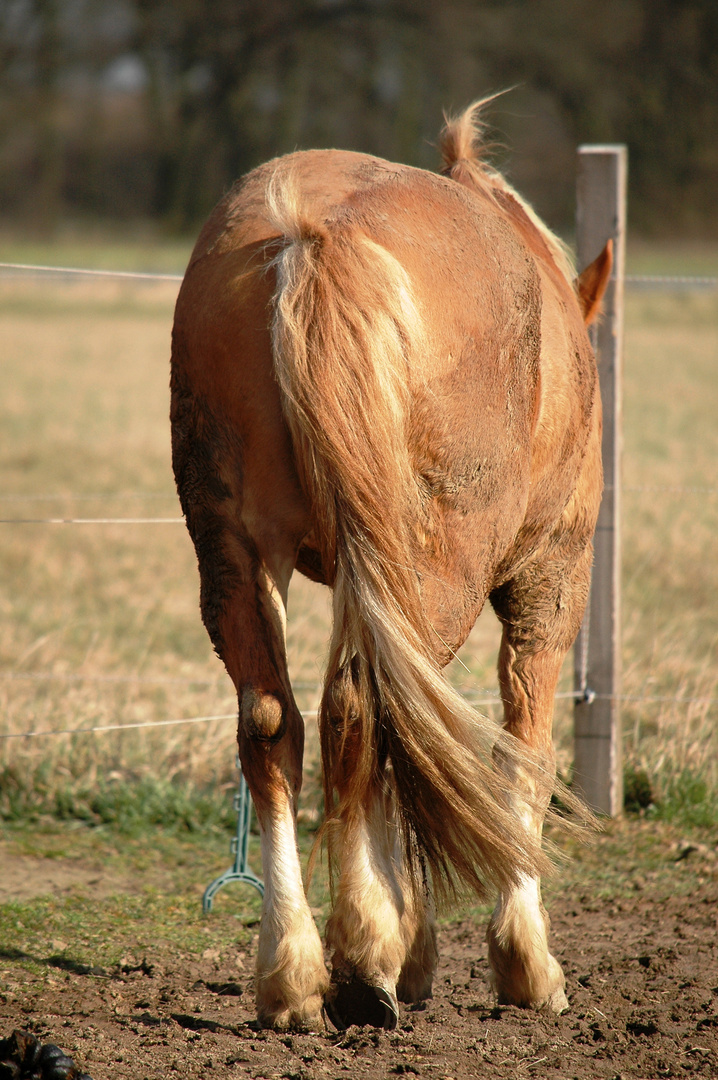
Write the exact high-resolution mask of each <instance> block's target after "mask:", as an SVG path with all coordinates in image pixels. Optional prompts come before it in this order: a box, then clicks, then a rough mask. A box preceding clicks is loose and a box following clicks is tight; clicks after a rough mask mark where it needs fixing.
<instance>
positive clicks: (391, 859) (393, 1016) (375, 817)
mask: <svg viewBox="0 0 718 1080" xmlns="http://www.w3.org/2000/svg"><path fill="white" fill-rule="evenodd" d="M350 686H351V680H350V679H345V677H344V676H343V674H342V673H340V675H339V676H338V677H337V679H336V681H335V684H334V686H333V688H332V689H331V690H330V700H332V702H333V704H334V705H338V712H339V714H340V716H342V717H344V718H346V719H345V720H341V719H339V717H337V722H336V724H333V723H332V721H331V720H330V721H325V722H324V724H323V733H322V737H323V740H325V741H329V742H331V743H332V744H333V745H332V748H331V750H330V751H329V753H328V754H326V755H325V761H326V759H327V758H328V759H329V760H331V761H332V762H333V765H334V775H333V784H334V787H335V789H336V792H337V795H338V799H339V807H340V810H339V815H338V820H336V821H335V822H334V823H333V833H332V838H331V842H332V850H333V852H334V854H335V855H336V862H337V870H338V882H337V888H336V896H335V904H334V910H333V912H332V915H331V918H330V919H329V922H328V924H327V945H328V946H329V949H330V950H331V953H332V985H331V987H330V990H329V993H328V994H327V1000H326V1010H327V1014H328V1016H329V1018H330V1019H331V1021H332V1022H333V1023H334V1024H335V1026H336V1027H338V1028H345V1027H349V1026H350V1025H351V1024H359V1025H363V1024H370V1025H372V1026H374V1027H384V1028H393V1027H395V1026H396V1023H397V1019H398V1005H397V1001H411V1002H415V1001H420V1000H422V999H423V998H426V997H429V996H430V995H431V985H432V980H433V975H434V971H435V968H436V963H437V951H436V931H435V927H434V918H433V911H432V909H431V904H430V901H429V898H428V897H425V896H423V895H422V894H421V886H418V887H412V884H411V882H410V881H409V875H408V873H407V868H406V866H405V863H404V857H403V850H402V844H401V842H400V837H399V831H398V828H397V824H396V819H395V806H394V796H393V793H392V777H391V771H390V767H389V766H387V764H386V763H382V762H381V761H379V762H377V767H376V770H375V775H374V781H373V786H372V789H371V791H369V792H364V793H363V794H362V796H361V797H356V796H355V794H354V793H353V792H352V778H353V762H354V761H355V760H356V758H357V755H358V754H359V753H360V749H359V747H358V738H357V732H356V730H353V725H352V722H351V716H352V712H353V705H352V703H351V701H349V700H347V691H348V687H350ZM349 697H350V698H351V691H349ZM415 876H418V871H416V874H415Z"/></svg>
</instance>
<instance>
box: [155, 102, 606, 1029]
mask: <svg viewBox="0 0 718 1080" xmlns="http://www.w3.org/2000/svg"><path fill="white" fill-rule="evenodd" d="M480 104H481V103H478V104H477V105H474V106H472V107H471V108H470V109H468V110H467V111H466V112H465V113H464V114H463V115H462V116H461V117H459V118H458V119H457V120H451V121H447V126H446V128H445V129H444V131H443V133H442V140H441V148H442V153H443V159H444V168H443V170H442V174H441V175H434V174H431V173H428V172H424V171H422V170H420V169H414V168H408V167H406V166H403V165H394V164H390V163H389V162H386V161H382V160H380V159H377V158H374V157H369V156H367V155H365V154H356V153H349V152H344V151H336V150H315V151H308V152H301V153H294V154H290V155H288V156H287V157H284V158H280V159H278V160H275V161H271V162H269V163H268V164H266V165H263V166H262V167H261V168H258V169H256V170H255V171H253V172H251V173H250V174H249V175H248V176H246V177H245V178H244V179H243V180H242V181H241V182H240V183H239V184H238V185H237V186H235V188H234V189H233V190H232V191H231V192H230V193H229V194H228V195H227V197H226V198H225V199H224V200H223V201H222V202H221V203H220V204H219V206H218V207H217V208H216V209H215V211H214V213H213V214H212V216H211V217H210V219H209V221H208V222H207V224H206V225H205V227H204V229H203V231H202V233H201V235H200V238H199V240H198V242H197V245H196V247H195V249H194V253H193V255H192V257H191V260H190V263H189V267H188V269H187V273H186V275H185V278H184V282H183V284H182V288H181V290H180V294H179V298H178V301H177V309H176V313H175V321H174V330H173V343H172V379H171V389H172V411H171V418H172V439H173V442H172V448H173V464H174V470H175V477H176V480H177V487H178V489H179V494H180V498H181V501H182V507H183V509H184V513H185V515H186V518H187V525H188V528H189V531H190V534H191V536H192V540H193V541H194V545H195V548H196V552H197V558H198V561H199V571H200V578H201V611H202V617H203V620H204V623H205V626H206V628H207V630H208V632H209V635H210V638H211V640H212V642H213V644H214V646H215V648H216V650H217V652H218V653H219V655H220V657H221V658H222V660H223V661H224V663H225V665H226V668H227V671H228V672H229V675H230V676H231V678H232V681H233V682H234V685H235V687H236V689H237V696H238V702H239V730H238V741H239V753H240V759H241V763H242V770H243V772H244V775H245V777H246V780H247V783H248V785H249V789H250V791H251V794H252V798H253V800H254V805H255V808H256V813H257V818H258V821H259V828H260V833H261V846H262V862H263V868H264V876H265V895H264V906H263V913H262V922H261V929H260V933H259V946H258V957H257V971H256V998H257V1010H258V1016H259V1020H260V1022H261V1023H262V1024H264V1025H267V1026H270V1027H275V1028H287V1027H292V1028H302V1027H311V1026H313V1025H316V1024H321V1023H322V1022H323V1011H325V1012H326V1015H327V1016H328V1017H329V1019H330V1020H331V1021H332V1022H333V1023H334V1024H335V1025H336V1026H337V1027H339V1028H343V1027H345V1026H347V1025H349V1024H352V1023H357V1024H364V1023H368V1024H373V1025H376V1026H384V1027H393V1026H394V1025H395V1024H396V1022H397V1016H398V1005H397V1000H401V1001H418V1000H420V999H422V998H425V997H427V996H429V995H430V993H431V985H432V977H433V973H434V969H435V966H436V959H437V953H436V934H435V929H434V921H433V914H432V903H433V901H432V893H434V894H435V893H436V891H437V890H439V892H440V893H441V892H443V893H444V894H445V893H447V892H448V893H451V892H452V890H454V889H455V888H457V887H461V886H468V887H470V888H471V889H472V890H475V891H476V892H479V893H480V894H483V893H485V891H486V890H487V889H488V888H492V889H496V890H498V893H499V900H498V904H497V906H496V909H495V911H494V913H493V916H492V918H491V923H490V926H489V930H488V940H489V958H490V964H491V969H492V976H493V983H494V988H495V991H496V993H497V995H498V999H499V1001H500V1002H505V1003H511V1002H513V1003H515V1004H517V1005H526V1006H536V1007H538V1006H542V1005H545V1006H548V1007H550V1008H552V1009H554V1010H561V1009H563V1008H564V1007H565V1006H566V998H565V994H564V978H563V973H562V971H561V968H560V966H559V964H558V963H557V961H556V960H555V959H554V957H553V956H552V955H551V953H550V952H549V948H548V922H547V917H546V913H545V911H544V908H543V906H542V903H541V894H540V885H539V877H540V874H541V873H542V872H544V871H545V869H546V858H545V856H544V855H543V854H542V851H541V831H542V824H543V819H544V815H545V812H546V809H547V806H548V802H549V799H550V795H551V791H552V787H553V782H554V771H555V769H554V764H553V749H552V742H551V720H552V709H553V699H554V693H555V689H556V681H557V678H558V674H559V670H560V668H561V663H562V660H563V658H564V656H565V655H566V652H567V650H568V649H569V648H570V646H571V645H572V643H573V640H574V637H575V635H576V633H577V630H578V627H579V623H580V621H581V617H582V613H583V610H584V605H585V603H586V596H587V591H588V583H589V573H590V565H591V556H592V534H593V530H594V525H595V521H596V515H597V512H598V505H599V500H600V495H601V457H600V430H601V418H600V399H599V395H598V391H597V377H596V367H595V361H594V357H593V355H592V351H591V348H590V345H589V341H588V337H587V334H586V331H585V327H584V317H586V318H588V317H590V316H591V314H592V313H593V311H594V310H595V308H596V305H597V304H598V302H599V299H600V294H601V292H602V289H603V287H604V285H605V281H606V278H607V275H608V270H609V266H610V253H608V252H604V254H603V256H602V257H600V258H599V259H598V260H597V262H596V264H594V265H593V266H592V267H591V268H590V269H589V270H588V271H587V272H586V274H584V275H582V278H581V280H580V282H579V284H578V288H577V287H575V286H574V284H573V283H572V280H571V273H570V268H569V266H568V262H567V260H566V258H565V256H564V254H563V251H562V248H561V246H560V244H559V242H558V241H557V240H556V239H555V238H554V237H553V236H552V235H551V234H550V233H549V231H548V230H547V229H546V228H545V227H544V226H543V225H541V224H540V223H539V222H538V220H537V218H536V217H535V215H534V214H533V212H532V211H531V210H530V209H529V208H528V207H527V206H526V205H525V204H524V203H523V202H522V201H521V200H520V199H519V197H518V196H517V195H516V194H515V193H514V192H513V191H512V190H511V188H510V187H509V186H508V185H507V184H506V182H505V181H504V180H503V179H502V178H501V176H500V175H498V174H497V173H496V172H494V171H493V170H492V169H490V168H489V167H488V166H487V165H486V164H485V163H483V161H482V159H481V146H480V131H481V124H480V122H479V120H478V109H479V105H480ZM295 569H297V570H299V571H301V572H302V573H303V574H306V575H307V576H308V577H310V578H311V579H312V580H314V581H319V582H323V583H324V584H326V585H328V586H330V587H331V588H332V590H333V600H334V625H333V635H332V640H331V646H330V655H329V659H328V668H327V673H326V681H325V688H324V694H323V699H322V703H321V710H320V732H321V744H322V765H323V777H324V789H325V813H326V817H327V825H326V827H325V832H326V834H327V835H328V837H329V842H330V850H331V852H332V858H333V866H334V889H333V900H334V906H333V913H332V915H331V917H330V919H329V923H328V926H327V945H328V948H329V951H330V953H331V968H332V973H331V977H329V976H328V974H327V969H326V966H325V961H324V955H323V948H322V943H321V941H320V938H319V934H318V932H317V929H316V926H315V924H314V921H313V918H312V915H311V912H310V909H309V906H308V904H307V900H306V896H305V891H304V887H303V883H302V875H301V868H300V861H299V857H298V853H297V843H296V827H295V817H296V810H297V799H298V796H299V790H300V786H301V777H302V753H303V742H304V730H303V722H302V718H301V715H300V713H299V711H298V709H297V706H296V704H295V701H294V698H293V696H292V689H291V686H290V683H289V677H288V673H287V659H286V652H285V633H284V632H285V606H286V601H287V587H288V585H289V580H290V578H291V576H292V572H293V571H294V570H295ZM487 598H488V599H489V600H490V602H491V604H492V605H493V608H494V610H495V612H496V614H497V615H498V617H499V619H500V620H501V623H502V624H503V637H502V644H501V651H500V657H499V679H500V685H501V692H502V696H503V701H504V709H505V724H504V728H505V734H500V733H499V729H498V726H496V725H494V724H493V723H492V722H490V721H489V720H488V719H486V718H482V717H481V716H479V715H478V714H477V713H475V712H474V710H472V709H471V708H470V707H469V706H468V705H467V704H466V702H465V701H464V700H462V699H461V698H460V697H459V696H458V695H457V694H456V693H455V692H454V691H452V690H451V689H450V688H449V686H448V685H447V683H446V682H445V680H444V678H443V675H442V674H441V672H442V668H444V667H445V665H446V664H447V663H448V662H449V660H450V659H451V658H452V657H453V656H454V654H455V652H456V650H457V649H458V648H459V647H460V646H461V644H462V643H463V642H464V641H465V639H466V637H467V635H468V633H469V631H470V630H471V628H472V626H473V625H474V622H475V621H476V618H477V617H478V615H479V612H480V611H481V609H482V607H483V605H484V602H485V600H486V599H487Z"/></svg>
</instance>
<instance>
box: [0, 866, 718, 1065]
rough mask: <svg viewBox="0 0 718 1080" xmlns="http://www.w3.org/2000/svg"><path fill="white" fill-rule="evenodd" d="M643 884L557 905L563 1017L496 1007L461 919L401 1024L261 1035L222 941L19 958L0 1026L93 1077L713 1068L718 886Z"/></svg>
mask: <svg viewBox="0 0 718 1080" xmlns="http://www.w3.org/2000/svg"><path fill="white" fill-rule="evenodd" d="M638 886H639V887H638V889H637V890H636V894H635V897H632V898H630V899H627V900H621V901H613V902H610V903H606V902H601V901H598V900H596V898H595V897H593V896H589V895H570V894H566V893H564V894H562V895H561V896H560V897H558V898H557V899H556V900H555V901H554V903H553V905H552V912H551V917H552V938H553V947H554V952H555V953H556V955H557V957H558V958H559V960H560V961H561V963H562V964H563V967H564V970H565V972H566V978H567V991H568V996H569V1001H570V1010H569V1011H568V1012H566V1013H564V1014H563V1015H562V1016H552V1015H547V1014H544V1013H532V1012H527V1011H523V1010H521V1009H516V1008H513V1007H503V1006H497V1005H495V1004H494V1002H493V1000H492V997H491V992H490V989H489V984H488V968H487V960H486V947H485V944H484V929H485V928H484V926H483V925H477V924H475V923H474V922H473V921H471V920H464V921H461V922H458V923H456V924H454V925H452V926H451V927H450V928H448V929H444V930H443V931H442V932H441V935H440V949H441V963H440V968H439V972H438V976H437V979H436V983H435V990H434V997H433V999H431V1000H430V1001H427V1002H426V1003H424V1004H422V1005H419V1006H415V1007H408V1008H407V1007H404V1008H403V1011H402V1014H401V1017H400V1021H399V1027H398V1028H397V1030H396V1031H393V1032H382V1031H374V1030H372V1029H370V1028H350V1029H349V1030H348V1031H345V1032H341V1033H340V1032H334V1031H326V1032H321V1033H315V1034H279V1033H275V1032H267V1031H261V1030H259V1028H258V1027H257V1024H256V1022H255V1019H254V1004H253V986H252V981H253V980H252V976H251V971H250V968H251V959H250V957H249V956H247V957H246V964H245V966H244V967H243V966H240V965H241V964H242V961H241V960H240V964H239V965H238V963H237V962H236V960H235V957H234V956H232V955H230V954H227V955H224V954H222V953H220V952H219V951H217V950H213V949H211V948H210V949H207V950H206V951H205V953H204V954H203V956H201V957H199V958H198V959H195V958H188V957H184V956H176V957H168V956H167V955H166V954H164V953H162V952H160V950H159V949H158V952H157V955H154V954H153V955H150V956H146V957H144V956H138V957H127V958H126V959H125V960H124V961H123V963H122V964H120V965H117V966H116V967H115V968H113V969H111V970H103V969H101V968H92V967H88V966H87V965H81V964H73V962H72V961H71V960H69V959H67V958H64V959H62V960H60V959H58V958H54V959H53V958H49V959H48V960H47V961H46V965H47V968H46V971H45V972H44V973H43V974H42V975H37V974H33V973H31V972H30V971H29V970H26V969H25V968H23V967H22V965H18V966H16V967H15V968H14V970H13V976H12V979H6V980H4V985H3V987H2V990H1V991H0V1036H2V1035H8V1034H9V1033H10V1031H12V1030H13V1029H14V1028H17V1027H23V1028H25V1029H27V1030H30V1031H32V1032H33V1033H34V1034H35V1035H36V1036H37V1037H38V1038H39V1039H40V1040H41V1041H42V1042H53V1043H56V1044H57V1045H58V1046H60V1047H62V1049H63V1050H64V1051H65V1052H66V1053H67V1054H69V1055H71V1056H72V1057H73V1058H74V1059H75V1060H76V1061H77V1062H78V1064H79V1065H80V1066H81V1067H82V1069H84V1070H86V1071H87V1072H88V1073H90V1074H91V1075H92V1076H93V1077H94V1080H122V1078H125V1077H127V1078H128V1080H159V1078H166V1077H172V1076H178V1077H183V1078H185V1077H187V1078H193V1077H200V1078H210V1077H212V1078H215V1077H216V1078H223V1077H224V1078H235V1077H252V1078H275V1077H276V1078H286V1080H315V1078H316V1080H324V1078H325V1077H326V1078H332V1080H339V1078H341V1077H345V1076H362V1077H368V1078H374V1077H377V1078H378V1077H381V1078H386V1077H391V1076H412V1077H413V1076H416V1077H430V1078H433V1080H469V1078H476V1077H479V1078H484V1077H486V1078H489V1077H490V1078H491V1080H497V1078H498V1077H504V1076H507V1077H508V1076H519V1077H521V1076H523V1077H531V1076H537V1077H548V1078H554V1080H567V1078H571V1077H575V1078H577V1080H601V1078H606V1080H621V1078H623V1080H628V1078H636V1080H638V1078H648V1077H650V1078H658V1077H682V1076H688V1075H692V1074H695V1075H698V1076H705V1077H713V1076H716V1075H718V934H717V933H716V930H717V924H716V913H717V912H718V887H717V885H716V882H715V880H707V881H704V883H703V884H702V885H699V886H697V888H696V889H695V890H694V891H693V892H692V894H691V895H689V896H684V895H673V896H671V895H667V896H665V897H658V898H652V897H651V896H650V895H649V893H648V889H647V888H646V887H645V886H643V887H641V883H640V882H638ZM6 956H7V954H6Z"/></svg>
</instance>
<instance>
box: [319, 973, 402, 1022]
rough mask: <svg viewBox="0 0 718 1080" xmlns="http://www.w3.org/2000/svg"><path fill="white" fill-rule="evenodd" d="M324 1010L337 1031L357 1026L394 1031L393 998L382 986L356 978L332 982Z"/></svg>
mask: <svg viewBox="0 0 718 1080" xmlns="http://www.w3.org/2000/svg"><path fill="white" fill-rule="evenodd" d="M324 1011H325V1013H326V1015H327V1018H328V1019H329V1020H330V1021H331V1023H332V1024H333V1025H334V1027H335V1028H337V1030H338V1031H344V1029H345V1028H348V1027H351V1025H352V1024H357V1025H358V1026H359V1027H364V1025H365V1024H368V1025H369V1026H370V1027H375V1028H384V1029H385V1030H386V1031H393V1030H394V1028H395V1027H396V1025H397V1023H398V1021H399V1006H398V1005H397V1002H396V998H395V997H394V995H393V994H390V993H389V991H388V990H385V989H384V988H383V987H382V986H371V985H370V984H369V983H366V982H362V980H361V979H358V978H356V976H355V977H354V978H352V979H348V980H344V981H337V982H333V983H332V985H331V986H330V988H329V993H328V994H327V996H326V998H325V999H324Z"/></svg>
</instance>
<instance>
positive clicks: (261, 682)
mask: <svg viewBox="0 0 718 1080" xmlns="http://www.w3.org/2000/svg"><path fill="white" fill-rule="evenodd" d="M178 400H179V401H180V404H181V399H179V396H178ZM175 412H176V413H177V414H178V415H177V418H176V419H175V430H174V461H175V472H176V476H177V483H178V488H179V491H180V495H181V498H182V505H183V508H184V510H185V513H186V515H187V524H188V527H189V529H190V533H191V535H192V539H193V541H194V544H195V548H196V551H197V557H198V562H199V569H200V577H201V608H202V617H203V620H204V623H205V626H206V627H207V630H208V632H209V635H210V637H211V639H212V642H213V644H214V646H215V648H216V649H217V652H218V653H219V655H220V656H221V658H222V660H223V661H224V664H225V666H226V668H227V671H228V672H229V675H230V677H231V678H232V681H233V682H234V685H235V687H236V690H237V697H238V703H239V726H238V743H239V755H240V760H241V764H242V771H243V773H244V776H245V778H246V780H247V784H248V786H249V790H250V792H251V795H252V800H253V802H254V807H255V811H256V814H257V819H258V822H259V828H260V833H261V844H262V866H263V873H264V884H265V893H264V901H263V907H262V921H261V926H260V931H259V947H258V955H257V978H256V997H257V1011H258V1016H259V1020H260V1023H262V1024H264V1025H266V1026H268V1027H276V1028H290V1027H291V1028H304V1027H312V1026H314V1027H322V1026H323V1020H322V1014H321V1010H322V1001H323V995H324V992H325V990H326V987H327V985H328V977H327V972H326V968H325V965H324V955H323V949H322V944H321V940H320V938H319V934H318V932H317V929H316V926H315V924H314V921H313V919H312V915H311V912H310V910H309V906H308V903H307V900H306V896H305V893H304V887H303V883H302V874H301V867H300V861H299V855H298V851H297V837H296V826H295V818H296V809H297V798H298V795H299V790H300V787H301V780H302V755H303V748H304V725H303V721H302V717H301V715H300V713H299V711H298V709H297V706H296V703H295V701H294V698H293V695H292V691H291V687H290V683H289V676H288V672H287V661H286V652H285V639H284V623H285V602H286V592H287V587H288V584H289V579H290V577H291V574H292V570H293V567H294V559H295V554H296V548H297V534H298V533H299V535H301V529H300V528H298V526H297V525H296V523H295V524H294V525H291V524H290V526H288V525H287V522H288V521H290V523H291V522H292V521H293V519H296V518H297V517H298V516H299V517H300V518H301V514H299V515H298V514H297V513H296V506H293V505H292V497H293V495H292V485H291V482H289V481H287V479H286V475H291V474H286V473H285V474H283V473H282V471H281V470H280V469H279V468H277V469H276V471H275V473H274V475H273V480H274V483H273V485H272V489H271V494H272V499H271V500H267V498H266V495H267V484H266V483H264V484H263V485H262V484H261V483H259V482H258V481H255V480H254V479H253V475H252V469H253V467H255V466H254V464H253V462H251V461H248V460H247V461H244V462H243V461H242V454H241V448H240V447H239V445H238V444H237V445H235V443H236V440H235V439H234V438H233V436H232V434H231V432H228V431H227V430H224V431H223V430H222V428H221V425H218V424H217V422H216V421H215V420H214V419H213V418H212V416H211V415H210V414H209V413H208V412H206V411H203V408H202V406H201V405H200V404H199V403H198V402H196V401H193V402H191V406H188V407H187V408H186V409H185V413H186V415H185V416H183V415H182V414H181V413H180V408H179V407H177V408H176V409H175ZM280 435H281V431H280ZM278 442H279V438H274V443H275V444H276V443H278ZM270 453H271V445H270V446H268V448H267V450H266V454H264V453H263V454H261V455H257V457H258V459H259V460H261V461H262V462H263V463H265V464H266V461H267V460H269V458H270ZM242 477H243V479H242ZM273 507H281V510H282V512H281V514H280V513H278V512H277V511H276V510H273V509H272V508H273ZM300 524H301V522H300Z"/></svg>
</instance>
